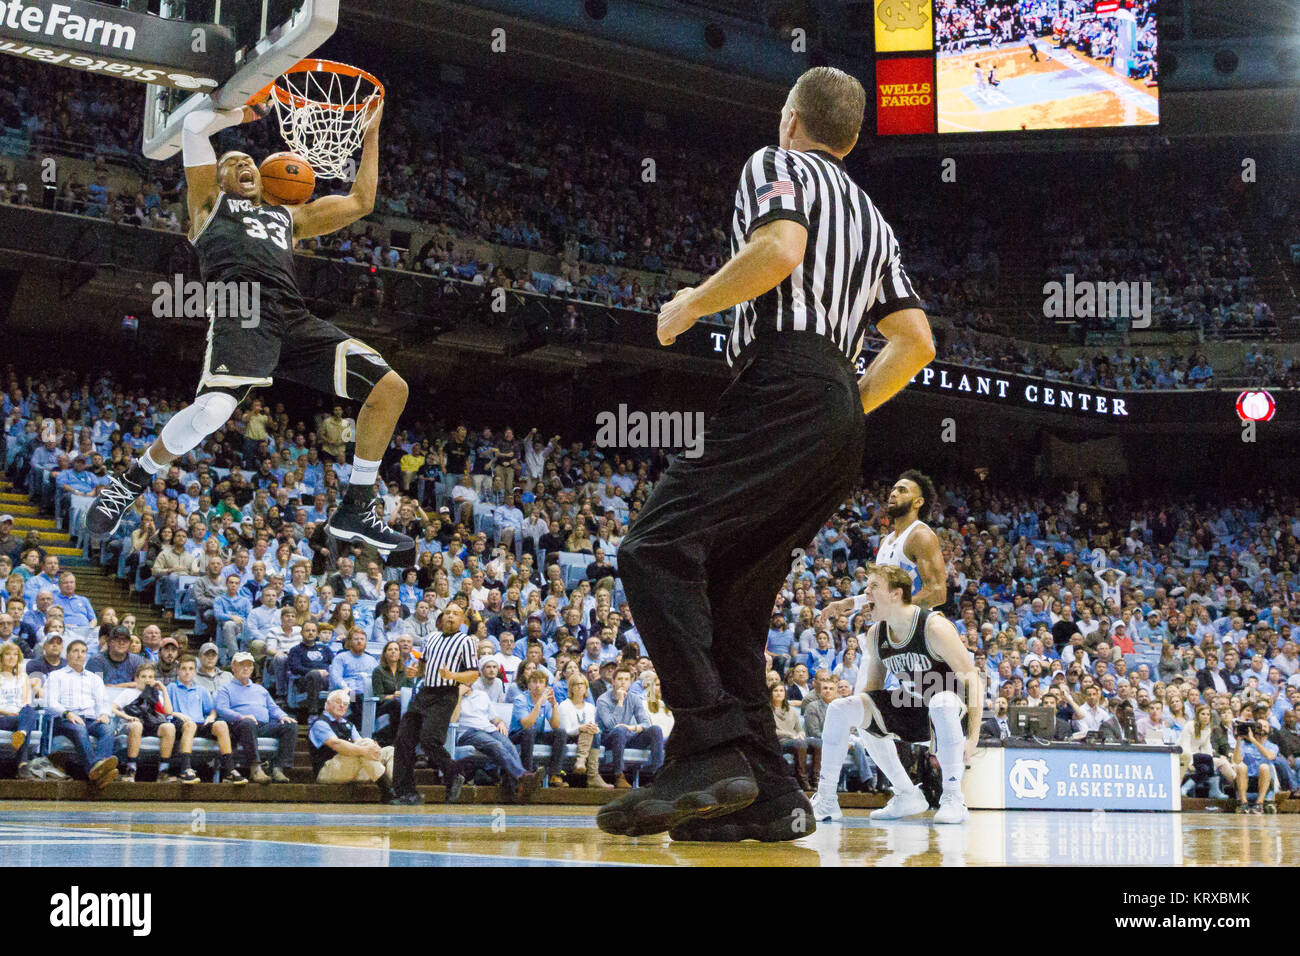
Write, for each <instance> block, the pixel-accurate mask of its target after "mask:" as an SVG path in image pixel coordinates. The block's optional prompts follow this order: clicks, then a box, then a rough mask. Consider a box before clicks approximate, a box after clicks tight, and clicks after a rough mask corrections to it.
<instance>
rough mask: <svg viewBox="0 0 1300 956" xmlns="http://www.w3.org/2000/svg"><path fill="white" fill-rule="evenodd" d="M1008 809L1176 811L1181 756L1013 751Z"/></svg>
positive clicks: (1009, 761) (1084, 750) (1008, 772)
mask: <svg viewBox="0 0 1300 956" xmlns="http://www.w3.org/2000/svg"><path fill="white" fill-rule="evenodd" d="M1005 760H1006V767H1007V769H1006V771H1005V772H1006V780H1005V786H1004V790H1005V800H1006V806H1007V808H1008V809H1011V808H1021V809H1031V808H1032V809H1037V810H1093V809H1097V808H1101V809H1103V810H1177V809H1178V807H1179V803H1180V800H1179V796H1180V795H1179V791H1178V771H1177V754H1171V753H1170V752H1168V751H1114V750H1111V751H1107V750H1097V749H1092V748H1083V747H1078V748H1074V747H1071V748H1063V749H1057V748H1043V749H1034V750H1019V751H1018V752H1017V751H1016V750H1014V749H1008V750H1007V752H1006V757H1005Z"/></svg>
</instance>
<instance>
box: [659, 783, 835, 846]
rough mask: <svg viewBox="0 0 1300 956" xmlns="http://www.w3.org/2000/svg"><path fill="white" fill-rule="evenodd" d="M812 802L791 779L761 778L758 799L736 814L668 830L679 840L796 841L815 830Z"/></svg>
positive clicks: (815, 822) (815, 823)
mask: <svg viewBox="0 0 1300 956" xmlns="http://www.w3.org/2000/svg"><path fill="white" fill-rule="evenodd" d="M815 816H816V815H815V814H814V813H813V808H812V804H811V803H810V802H809V801H808V797H807V796H805V795H804V792H803V791H802V790H800V789H799V784H798V783H797V782H796V781H795V780H794V779H793V778H782V779H780V780H776V781H768V780H761V781H759V787H758V799H757V800H755V801H754V802H753V803H751V804H750V805H749V806H747V807H745V809H743V810H737V811H736V812H735V813H729V814H727V815H726V816H725V817H720V818H718V819H714V820H708V819H704V820H687V821H686V822H685V823H680V824H678V825H677V826H675V827H673V828H672V829H671V830H669V831H668V835H669V836H670V837H672V838H673V839H674V840H678V841H696V842H706V843H737V842H739V841H741V840H759V841H761V842H763V843H781V842H784V841H787V840H799V839H802V838H803V837H806V836H808V834H810V833H812V832H813V831H814V830H816V829H817V821H816V819H815Z"/></svg>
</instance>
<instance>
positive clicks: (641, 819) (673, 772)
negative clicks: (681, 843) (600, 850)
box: [596, 746, 758, 836]
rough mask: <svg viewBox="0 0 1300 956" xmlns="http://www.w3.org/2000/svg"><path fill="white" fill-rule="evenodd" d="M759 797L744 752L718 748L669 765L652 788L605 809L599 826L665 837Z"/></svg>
mask: <svg viewBox="0 0 1300 956" xmlns="http://www.w3.org/2000/svg"><path fill="white" fill-rule="evenodd" d="M757 796H758V784H757V783H756V782H755V780H754V773H753V771H752V770H751V769H750V767H749V762H748V761H747V760H746V759H745V757H744V755H743V754H742V753H741V752H740V750H739V749H738V748H736V747H733V746H722V747H715V748H714V749H712V750H710V751H708V752H706V753H702V754H697V755H694V756H691V757H685V758H678V759H675V760H669V761H667V762H666V763H665V764H664V765H663V768H662V769H660V771H659V772H658V773H657V774H655V780H654V783H652V784H651V785H650V786H648V787H644V788H640V789H637V790H631V791H628V792H627V793H626V794H625V795H624V796H621V797H619V798H617V799H616V800H611V801H610V802H609V803H607V804H605V805H604V806H603V807H601V808H600V811H599V812H598V813H597V814H596V826H598V827H600V828H601V829H602V830H604V831H605V832H606V833H616V834H618V835H620V836H644V835H645V834H648V833H663V832H664V831H665V830H671V829H672V828H673V827H675V826H677V825H678V824H679V823H683V822H685V821H687V820H691V819H696V818H700V817H717V816H722V815H723V814H728V813H735V812H736V811H737V810H743V809H744V808H745V807H747V806H749V805H750V804H751V803H753V802H754V800H755V798H756V797H757Z"/></svg>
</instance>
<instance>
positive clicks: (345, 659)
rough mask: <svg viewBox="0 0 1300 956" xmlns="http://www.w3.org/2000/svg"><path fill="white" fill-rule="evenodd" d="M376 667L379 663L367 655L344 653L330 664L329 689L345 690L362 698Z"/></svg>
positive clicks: (368, 688)
mask: <svg viewBox="0 0 1300 956" xmlns="http://www.w3.org/2000/svg"><path fill="white" fill-rule="evenodd" d="M378 666H379V662H378V661H377V660H375V659H374V658H373V657H371V656H370V655H369V654H365V653H362V654H354V653H352V651H344V652H343V653H342V654H339V655H338V656H337V657H335V658H334V663H332V664H330V689H331V690H338V689H340V688H345V689H347V690H350V691H352V693H353V694H355V695H356V696H357V697H364V696H366V693H367V692H368V691H369V690H370V675H371V674H372V673H373V672H374V669H375V668H376V667H378Z"/></svg>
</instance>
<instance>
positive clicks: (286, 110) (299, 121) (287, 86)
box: [271, 60, 384, 179]
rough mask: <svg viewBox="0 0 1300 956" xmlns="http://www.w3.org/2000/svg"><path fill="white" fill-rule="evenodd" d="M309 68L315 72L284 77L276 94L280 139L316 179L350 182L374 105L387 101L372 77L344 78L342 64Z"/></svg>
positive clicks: (348, 75) (318, 63) (303, 71)
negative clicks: (317, 177)
mask: <svg viewBox="0 0 1300 956" xmlns="http://www.w3.org/2000/svg"><path fill="white" fill-rule="evenodd" d="M307 62H308V63H310V64H312V65H313V66H312V67H311V68H308V69H301V70H292V71H290V72H288V73H286V74H284V75H283V76H282V77H280V79H279V80H277V81H276V83H275V88H274V89H273V90H272V96H271V102H272V103H274V104H275V114H276V119H277V120H278V121H279V123H280V136H281V137H282V138H283V139H284V141H285V143H286V144H288V146H289V148H290V149H291V150H293V151H294V152H295V153H298V154H300V155H301V156H303V157H304V158H305V159H306V160H307V161H308V162H309V163H311V166H312V169H313V170H315V172H316V175H317V176H321V177H324V178H325V179H350V178H351V177H352V175H353V174H354V173H355V171H356V167H355V165H354V164H353V163H352V162H351V160H352V156H353V154H354V153H355V152H356V151H357V150H358V149H360V147H361V140H362V138H363V137H364V136H365V135H366V129H367V128H368V127H369V126H370V120H371V118H372V116H373V112H372V111H371V109H370V108H369V105H370V103H371V102H372V101H374V100H377V99H382V97H383V95H384V93H383V87H382V86H380V85H378V83H377V82H376V81H374V79H373V78H372V77H370V76H369V75H367V74H364V73H357V74H356V75H353V74H351V73H345V72H339V71H338V69H337V67H339V66H341V64H332V63H328V62H326V61H322V60H313V61H307ZM343 69H345V70H346V69H350V68H348V67H343Z"/></svg>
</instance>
